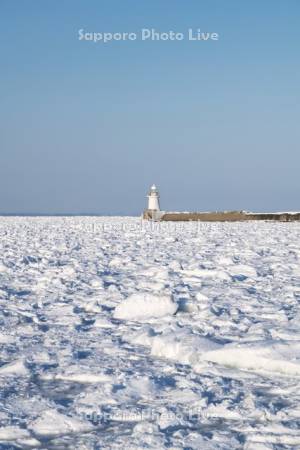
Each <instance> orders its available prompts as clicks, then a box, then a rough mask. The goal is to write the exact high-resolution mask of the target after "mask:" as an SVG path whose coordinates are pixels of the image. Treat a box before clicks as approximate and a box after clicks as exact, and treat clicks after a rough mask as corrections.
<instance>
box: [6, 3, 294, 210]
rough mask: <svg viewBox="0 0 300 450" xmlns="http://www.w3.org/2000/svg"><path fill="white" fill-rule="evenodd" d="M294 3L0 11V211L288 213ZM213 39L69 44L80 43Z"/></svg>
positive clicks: (48, 6)
mask: <svg viewBox="0 0 300 450" xmlns="http://www.w3.org/2000/svg"><path fill="white" fill-rule="evenodd" d="M299 19H300V2H299V1H298V0H287V1H281V0H280V1H279V0H252V1H248V2H241V1H240V0H227V1H226V2H224V1H221V0H209V1H207V0H206V1H202V0H197V1H196V0H195V1H193V0H191V1H187V2H183V1H182V0H181V1H178V0H165V1H163V2H162V1H161V0H151V1H144V2H142V1H140V0H126V1H124V0H110V1H102V0H86V1H84V0H82V1H77V0H60V1H58V0H57V1H54V0H51V1H50V0H45V1H43V2H41V1H38V0H28V1H26V2H23V1H21V0H19V1H15V0H1V2H0V25H1V40H0V57H1V70H0V98H1V103H0V119H1V120H0V211H1V212H6V213H14V212H19V213H26V212H31V213H50V214H51V213H72V212H73V213H98V214H139V213H140V212H141V211H142V209H143V208H144V207H145V206H146V198H145V195H146V193H147V190H148V188H149V186H150V185H151V184H152V183H153V182H155V183H156V184H157V185H158V187H159V188H160V192H161V203H162V207H163V208H164V209H167V210H224V209H225V210H232V209H248V210H256V211H264V210H299V209H300V203H299V188H300V181H299V178H300V177H299V176H298V171H299V166H300V152H299V137H300V131H299V129H300V128H299V117H300V106H299V105H300V89H299V84H300V62H299V46H300V28H299ZM81 28H83V29H84V30H85V31H92V32H105V31H106V32H110V31H111V32H123V31H124V32H126V31H127V32H129V31H130V32H137V33H138V32H139V31H140V30H141V29H142V28H155V29H157V30H160V31H169V30H174V31H178V32H184V33H186V31H187V30H188V28H194V29H196V28H200V29H201V30H203V31H211V32H217V33H219V36H220V37H219V41H217V42H190V41H188V40H186V39H185V40H184V41H174V42H162V41H160V42H152V41H146V42H142V41H141V40H139V39H138V40H136V41H133V42H130V41H127V42H111V43H108V44H105V45H104V44H101V43H97V44H94V43H91V42H83V41H79V40H78V30H79V29H81Z"/></svg>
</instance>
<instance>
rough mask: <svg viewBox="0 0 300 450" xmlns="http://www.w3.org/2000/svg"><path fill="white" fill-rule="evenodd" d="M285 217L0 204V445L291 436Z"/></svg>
mask: <svg viewBox="0 0 300 450" xmlns="http://www.w3.org/2000/svg"><path fill="white" fill-rule="evenodd" d="M299 263H300V224H298V223H296V222H295V223H272V222H266V223H264V222H249V223H246V222H242V223H200V224H197V223H188V222H185V223H170V222H168V223H167V222H165V223H156V224H150V223H149V222H141V220H140V219H138V218H130V217H127V218H120V217H119V218H118V217H116V218H113V217H110V218H109V217H102V218H100V217H99V218H95V217H89V218H84V217H73V218H72V217H68V218H64V217H44V218H37V217H31V218H26V217H23V218H22V217H14V218H13V217H6V218H5V217H2V218H0V386H1V388H0V449H1V450H2V449H3V450H4V449H5V450H15V449H20V448H21V449H36V448H41V449H45V448H47V449H62V448H63V449H82V450H91V449H95V450H98V449H142V448H147V449H163V448H170V449H183V448H185V449H201V450H202V449H203V450H204V449H228V450H231V449H233V450H234V449H241V448H245V449H246V450H267V449H268V450H269V449H273V450H279V449H280V450H282V449H292V448H293V449H296V448H300V432H299V430H300V308H299V302H300V264H299Z"/></svg>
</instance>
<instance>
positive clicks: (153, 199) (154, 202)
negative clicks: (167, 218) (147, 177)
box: [147, 184, 160, 211]
mask: <svg viewBox="0 0 300 450" xmlns="http://www.w3.org/2000/svg"><path fill="white" fill-rule="evenodd" d="M147 197H148V209H149V210H150V211H160V206H159V193H158V190H157V188H156V186H155V184H153V185H152V186H151V189H150V192H149V194H148V195H147Z"/></svg>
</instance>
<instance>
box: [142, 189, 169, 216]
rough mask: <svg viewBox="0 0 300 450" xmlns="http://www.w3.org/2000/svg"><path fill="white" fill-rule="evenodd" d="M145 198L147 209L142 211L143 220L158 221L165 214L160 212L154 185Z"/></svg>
mask: <svg viewBox="0 0 300 450" xmlns="http://www.w3.org/2000/svg"><path fill="white" fill-rule="evenodd" d="M147 197H148V208H147V209H146V210H145V211H144V213H143V218H144V219H147V220H149V219H150V220H160V219H161V217H162V216H163V215H164V214H165V212H164V211H161V210H160V205H159V192H158V190H157V187H156V186H155V184H153V185H152V186H151V188H150V191H149V193H148V195H147Z"/></svg>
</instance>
